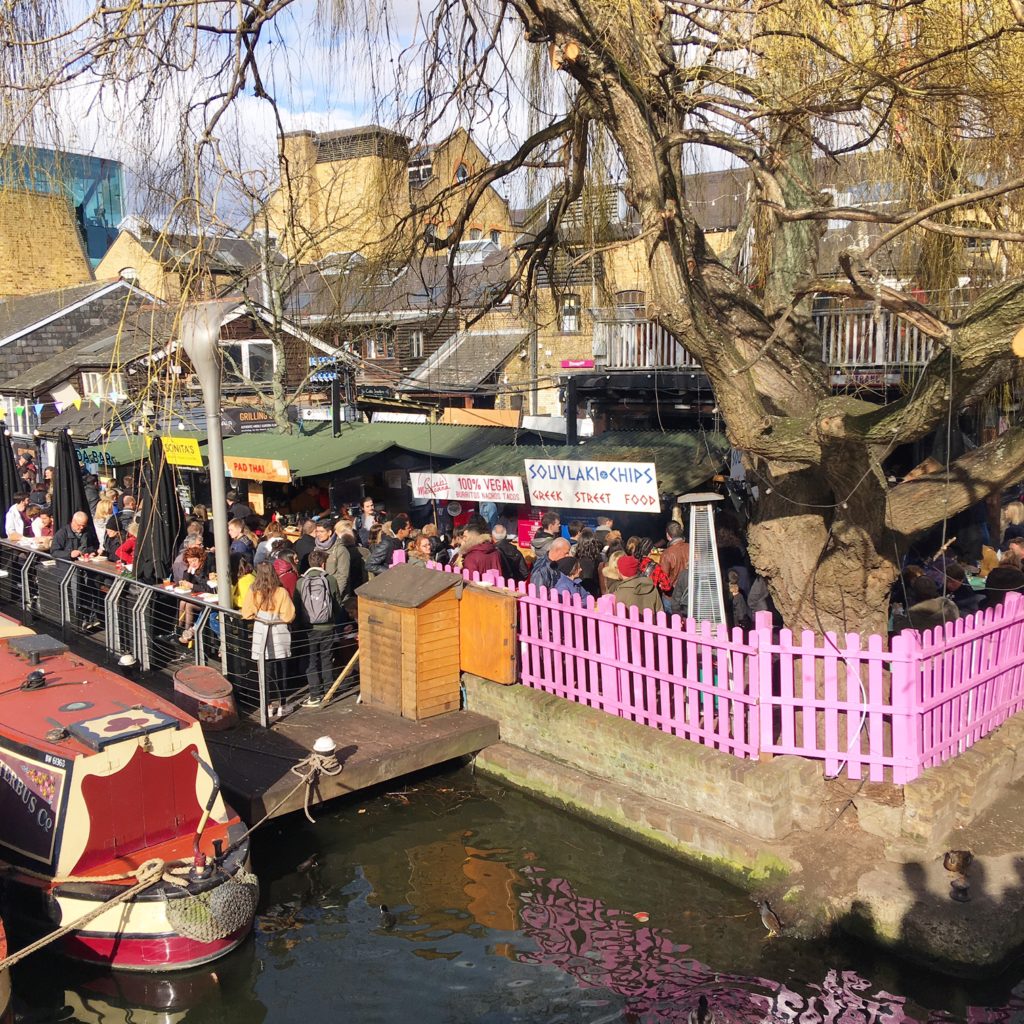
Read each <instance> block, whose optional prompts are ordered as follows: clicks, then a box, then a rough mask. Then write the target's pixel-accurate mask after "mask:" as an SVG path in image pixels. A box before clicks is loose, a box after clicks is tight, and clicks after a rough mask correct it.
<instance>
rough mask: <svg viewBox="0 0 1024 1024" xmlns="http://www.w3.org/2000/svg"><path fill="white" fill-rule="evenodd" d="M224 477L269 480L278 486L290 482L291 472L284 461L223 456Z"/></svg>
mask: <svg viewBox="0 0 1024 1024" xmlns="http://www.w3.org/2000/svg"><path fill="white" fill-rule="evenodd" d="M224 475H225V476H226V477H230V478H231V479H232V480H271V481H273V482H274V483H278V484H290V483H291V482H292V474H291V470H290V469H289V468H288V463H287V462H286V461H285V460H284V459H256V458H242V457H240V456H237V455H225V456H224Z"/></svg>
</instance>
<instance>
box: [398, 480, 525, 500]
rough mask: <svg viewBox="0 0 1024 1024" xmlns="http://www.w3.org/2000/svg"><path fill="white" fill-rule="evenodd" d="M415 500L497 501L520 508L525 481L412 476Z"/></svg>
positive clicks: (523, 498)
mask: <svg viewBox="0 0 1024 1024" xmlns="http://www.w3.org/2000/svg"><path fill="white" fill-rule="evenodd" d="M409 479H410V481H411V483H412V496H413V497H414V498H437V499H438V500H439V501H494V502H499V501H501V502H510V503H512V504H516V505H521V504H522V503H523V502H524V501H525V500H526V498H525V497H524V495H523V481H522V479H521V478H520V477H518V476H458V475H456V474H453V473H410V474H409Z"/></svg>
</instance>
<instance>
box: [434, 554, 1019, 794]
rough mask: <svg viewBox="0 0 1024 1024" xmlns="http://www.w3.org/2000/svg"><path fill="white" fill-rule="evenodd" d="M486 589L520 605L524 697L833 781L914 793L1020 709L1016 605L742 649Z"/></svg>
mask: <svg viewBox="0 0 1024 1024" xmlns="http://www.w3.org/2000/svg"><path fill="white" fill-rule="evenodd" d="M431 567H432V568H435V569H441V568H442V567H441V566H436V565H431ZM443 571H446V572H451V571H452V570H451V569H450V568H449V567H444V569H443ZM462 575H463V577H464V578H466V579H467V580H470V581H471V582H481V581H480V579H479V574H477V573H473V574H469V573H465V572H463V573H462ZM483 582H485V583H490V584H492V585H494V586H498V587H505V588H506V589H509V590H511V591H513V592H514V593H515V594H516V596H517V601H518V606H519V614H518V632H519V654H520V679H521V682H522V683H523V684H524V685H525V686H531V687H533V688H534V689H538V690H543V691H545V692H547V693H552V694H556V695H557V696H559V697H563V698H565V699H566V700H571V701H575V702H577V703H580V704H586V705H587V706H589V707H594V708H599V709H600V710H602V711H605V712H607V713H608V714H613V715H617V716H618V717H620V718H626V719H629V720H630V721H633V722H637V723H639V724H641V725H646V726H648V727H650V728H653V729H659V730H661V731H662V732H666V733H670V734H671V735H673V736H680V737H682V738H683V739H687V740H691V741H692V742H695V743H700V744H703V745H704V746H707V747H712V748H714V749H716V750H722V751H725V752H727V753H730V754H733V755H735V756H737V757H743V758H763V757H769V756H772V755H776V754H795V755H798V756H801V757H808V758H813V759H815V760H820V761H823V762H824V770H825V773H826V774H827V775H829V776H837V775H840V774H846V775H847V776H849V777H850V778H853V779H861V778H864V777H865V776H866V777H867V778H869V779H871V780H872V781H876V782H880V781H883V780H890V781H892V782H895V783H898V784H902V783H905V782H909V781H910V780H912V779H914V778H916V777H917V776H918V775H920V774H921V772H922V771H923V770H924V769H925V768H927V767H930V766H932V765H936V764H941V763H942V762H943V761H948V760H949V759H951V758H953V757H955V756H956V755H957V754H960V753H962V752H963V751H964V750H966V749H967V748H968V747H970V746H971V745H972V744H973V743H975V742H977V740H979V739H981V738H982V737H983V736H985V735H987V734H988V733H990V732H991V731H992V730H993V729H995V728H996V727H997V726H998V725H999V724H1000V723H1002V722H1004V721H1005V720H1006V719H1007V718H1008V717H1009V716H1010V715H1012V714H1016V712H1018V711H1020V710H1021V709H1022V707H1024V598H1021V597H1019V596H1018V595H1016V594H1010V595H1008V596H1007V598H1006V601H1005V603H1004V604H1003V605H1002V606H1001V607H999V608H993V609H987V610H985V611H983V612H979V613H978V614H977V615H972V616H969V617H967V618H965V619H961V620H960V621H958V622H955V623H949V624H948V625H947V626H946V627H945V628H937V629H935V630H930V631H927V632H925V633H923V634H918V633H916V632H913V631H908V632H905V633H901V634H900V635H898V636H896V637H894V638H893V639H892V642H891V644H890V643H889V642H888V641H887V640H886V639H885V638H883V637H880V636H876V635H872V636H869V637H868V638H867V640H866V642H865V639H864V638H863V637H862V636H861V635H860V634H858V633H847V634H845V635H844V636H842V637H839V636H836V635H835V634H832V633H827V634H825V635H824V636H823V637H822V636H817V635H816V634H814V633H812V632H804V633H801V634H799V635H798V636H796V635H794V634H793V633H791V632H790V631H789V630H787V629H783V630H778V631H773V630H772V626H771V620H770V617H769V616H767V615H761V616H758V621H757V623H756V625H755V627H754V629H752V630H750V631H749V632H746V633H744V631H743V630H740V629H732V630H730V629H728V628H727V627H725V626H712V625H711V624H710V623H707V622H696V621H694V620H693V619H681V618H680V617H679V616H675V615H673V616H667V615H665V614H664V613H663V612H658V613H657V614H652V613H651V612H650V611H649V610H645V611H644V612H643V613H642V614H641V613H640V611H639V610H638V609H636V608H627V607H626V606H624V605H622V604H620V603H618V602H616V601H615V598H614V597H613V596H611V595H609V596H606V597H602V598H600V599H598V600H597V601H596V602H595V601H593V600H592V599H588V600H587V601H586V602H583V601H581V600H580V598H579V597H571V596H570V595H567V594H561V593H555V592H553V593H550V594H549V593H548V592H547V591H546V590H544V589H540V590H538V589H537V588H535V587H533V586H529V585H527V584H525V583H506V581H504V580H502V579H500V578H499V577H497V576H496V575H494V574H486V578H485V580H484V581H483Z"/></svg>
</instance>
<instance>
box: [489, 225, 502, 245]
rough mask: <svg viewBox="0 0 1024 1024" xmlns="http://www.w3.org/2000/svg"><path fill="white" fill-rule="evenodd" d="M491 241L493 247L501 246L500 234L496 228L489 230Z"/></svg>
mask: <svg viewBox="0 0 1024 1024" xmlns="http://www.w3.org/2000/svg"><path fill="white" fill-rule="evenodd" d="M491 241H492V242H493V243H494V244H495V245H501V232H500V231H499V230H498V229H497V228H491Z"/></svg>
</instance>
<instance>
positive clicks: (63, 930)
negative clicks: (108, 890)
mask: <svg viewBox="0 0 1024 1024" xmlns="http://www.w3.org/2000/svg"><path fill="white" fill-rule="evenodd" d="M165 867H166V865H165V863H164V862H163V861H162V860H160V858H159V857H154V858H153V860H147V861H146V862H145V863H144V864H140V865H139V867H138V868H136V869H135V871H134V872H133V875H134V877H135V878H137V879H138V881H137V882H136V883H135V885H132V886H129V887H128V888H127V889H125V890H123V891H122V892H119V893H118V894H117V895H116V896H113V897H111V898H110V899H109V900H107V901H106V902H105V903H101V904H100V905H99V906H98V907H93V908H92V910H90V911H88V912H87V913H85V914H83V915H82V916H81V917H79V918H76V919H75V920H74V921H72V922H71V923H70V924H64V925H61V926H60V927H59V928H57V929H56V930H55V931H52V932H50V933H49V934H48V935H44V936H43V937H42V938H40V939H36V941H35V942H32V943H30V944H29V945H27V946H25V947H24V948H22V949H19V950H18V951H17V953H12V954H11V955H10V956H7V957H4V959H3V960H0V971H3V970H6V969H7V968H8V967H12V966H13V965H14V964H16V963H18V962H19V961H21V960H24V959H25V957H27V956H31V955H32V954H33V953H37V952H38V951H39V950H40V949H43V948H44V947H45V946H48V945H50V943H51V942H56V941H57V939H60V938H63V937H64V936H65V935H67V934H68V932H73V931H76V930H77V929H79V928H82V927H84V926H85V925H87V924H89V922H90V921H95V920H96V918H97V917H99V916H100V915H101V914H104V913H106V912H107V911H108V910H109V909H110V908H111V907H116V906H117V905H118V904H119V903H124V902H125V901H126V900H130V899H131V898H132V897H133V896H138V894H139V893H140V892H142V891H143V890H145V889H148V888H149V887H150V886H151V885H156V883H157V882H160V881H162V880H163V877H164V869H165ZM90 881H96V879H90Z"/></svg>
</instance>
